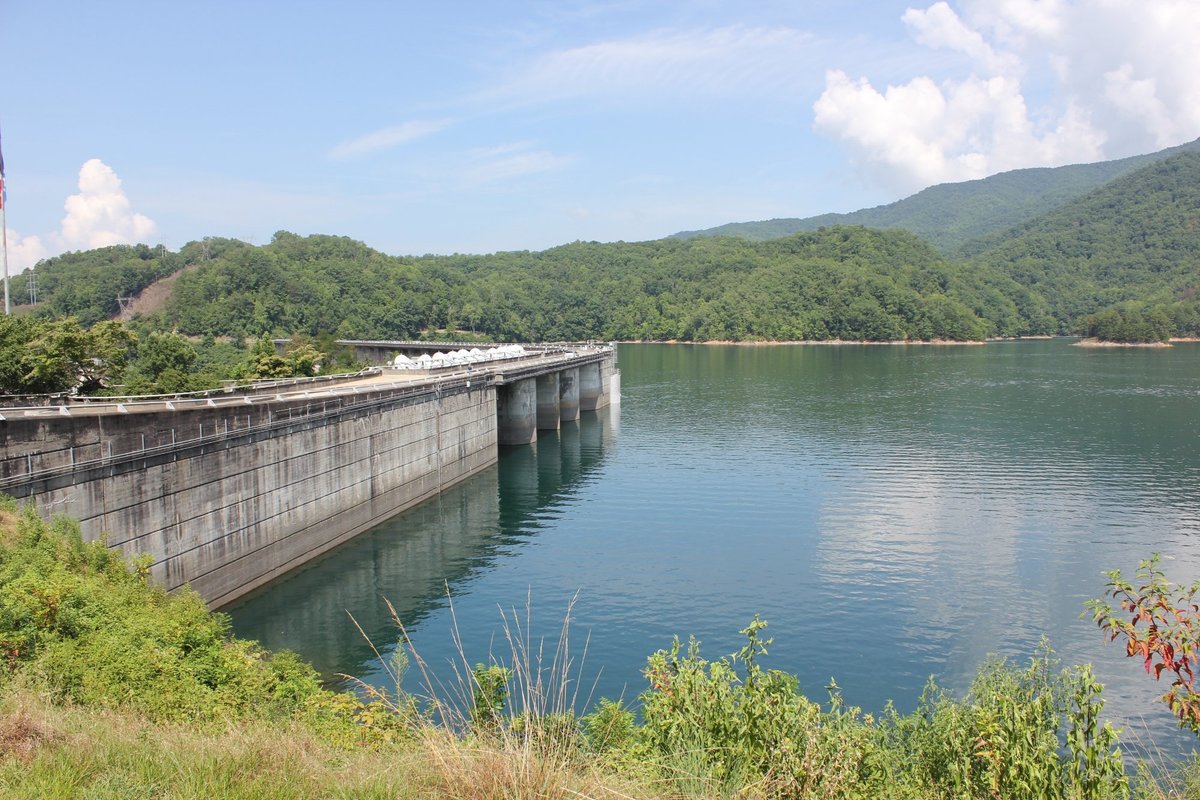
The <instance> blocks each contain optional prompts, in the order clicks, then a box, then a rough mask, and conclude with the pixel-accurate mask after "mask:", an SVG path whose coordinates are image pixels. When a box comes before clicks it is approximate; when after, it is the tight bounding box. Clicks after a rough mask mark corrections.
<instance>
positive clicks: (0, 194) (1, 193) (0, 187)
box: [0, 148, 8, 209]
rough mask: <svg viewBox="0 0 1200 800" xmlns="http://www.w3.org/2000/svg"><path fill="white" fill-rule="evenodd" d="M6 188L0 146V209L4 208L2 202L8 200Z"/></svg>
mask: <svg viewBox="0 0 1200 800" xmlns="http://www.w3.org/2000/svg"><path fill="white" fill-rule="evenodd" d="M7 195H8V188H7V187H5V185H4V149H3V148H0V209H3V208H4V202H5V201H6V200H8V197H7Z"/></svg>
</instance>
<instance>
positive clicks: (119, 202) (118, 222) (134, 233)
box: [8, 158, 156, 273]
mask: <svg viewBox="0 0 1200 800" xmlns="http://www.w3.org/2000/svg"><path fill="white" fill-rule="evenodd" d="M63 208H64V210H65V211H66V212H67V213H66V216H64V217H63V219H62V228H61V229H60V230H59V231H57V232H55V233H48V234H45V235H44V236H39V235H28V236H21V235H19V234H17V233H16V232H15V231H12V230H10V231H9V238H8V255H9V271H10V272H12V273H17V272H20V271H21V270H24V269H27V268H28V267H32V266H33V265H34V264H36V263H37V262H38V261H40V260H41V259H43V258H46V257H48V256H53V255H57V254H59V253H62V252H64V251H67V250H90V249H92V248H94V247H108V246H109V245H114V244H134V243H137V242H147V241H149V240H150V239H152V238H153V237H154V235H155V230H156V228H155V225H154V220H152V219H150V218H149V217H147V216H146V215H144V214H139V213H137V212H135V211H134V210H133V208H132V206H131V205H130V202H129V198H128V197H126V195H125V191H124V189H122V188H121V179H120V178H118V177H117V174H116V173H115V172H113V170H112V167H110V166H108V165H107V164H105V163H104V162H103V161H101V160H100V159H98V158H93V159H90V160H88V161H86V162H84V164H83V166H82V167H80V169H79V193H78V194H73V195H70V196H69V197H67V199H66V201H65V203H64V204H63Z"/></svg>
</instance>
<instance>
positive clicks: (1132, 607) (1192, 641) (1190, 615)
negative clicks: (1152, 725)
mask: <svg viewBox="0 0 1200 800" xmlns="http://www.w3.org/2000/svg"><path fill="white" fill-rule="evenodd" d="M1105 574H1106V576H1107V577H1108V588H1107V590H1106V591H1105V596H1106V597H1111V598H1112V599H1113V600H1115V601H1117V605H1118V606H1119V610H1116V609H1114V608H1113V607H1112V605H1111V604H1110V603H1109V602H1108V601H1107V600H1105V599H1097V600H1091V601H1089V602H1088V603H1087V608H1088V610H1089V611H1091V612H1092V620H1093V621H1095V623H1096V624H1097V625H1099V626H1100V629H1101V630H1102V631H1104V632H1105V634H1106V635H1107V636H1108V640H1109V641H1116V640H1117V639H1124V640H1125V653H1126V655H1128V656H1137V657H1138V658H1141V659H1142V662H1143V664H1144V665H1145V668H1146V672H1147V673H1150V674H1152V675H1154V679H1155V680H1159V679H1160V678H1161V677H1162V674H1163V673H1164V672H1168V673H1170V674H1172V675H1174V676H1175V677H1174V680H1172V682H1171V689H1170V690H1169V691H1168V692H1166V693H1165V694H1164V695H1163V696H1162V700H1163V702H1164V703H1166V704H1167V706H1168V707H1169V708H1170V709H1171V711H1172V712H1174V713H1175V716H1177V717H1179V724H1180V726H1181V727H1186V728H1189V729H1190V730H1191V731H1192V732H1194V733H1197V734H1200V693H1197V692H1196V689H1195V686H1194V681H1195V672H1194V671H1195V668H1196V665H1197V661H1198V660H1200V601H1198V600H1197V593H1200V581H1197V582H1194V583H1192V585H1191V586H1181V585H1176V584H1174V583H1171V582H1170V581H1168V580H1167V579H1166V576H1165V575H1164V574H1163V572H1162V570H1161V569H1160V568H1159V556H1158V554H1157V553H1155V554H1154V555H1152V556H1151V557H1150V558H1149V559H1147V560H1145V561H1142V562H1141V564H1140V565H1139V566H1138V571H1137V580H1138V585H1137V586H1134V585H1133V584H1131V583H1129V582H1128V581H1126V580H1124V579H1123V578H1122V577H1121V572H1120V570H1113V571H1112V572H1108V573H1105ZM1122 613H1124V614H1129V615H1130V617H1129V619H1126V618H1125V617H1124V616H1121V614H1122Z"/></svg>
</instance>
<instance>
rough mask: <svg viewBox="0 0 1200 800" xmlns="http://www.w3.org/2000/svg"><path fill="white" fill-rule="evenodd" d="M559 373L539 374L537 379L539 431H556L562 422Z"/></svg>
mask: <svg viewBox="0 0 1200 800" xmlns="http://www.w3.org/2000/svg"><path fill="white" fill-rule="evenodd" d="M558 375H559V373H557V372H549V373H546V374H545V375H538V376H537V378H536V380H537V427H538V430H539V431H556V430H558V425H559V423H560V422H562V419H561V417H560V416H559V410H558V408H559V406H558Z"/></svg>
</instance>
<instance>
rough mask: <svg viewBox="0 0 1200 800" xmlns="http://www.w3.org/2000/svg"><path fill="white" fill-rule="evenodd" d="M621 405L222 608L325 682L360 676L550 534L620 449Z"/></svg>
mask: <svg viewBox="0 0 1200 800" xmlns="http://www.w3.org/2000/svg"><path fill="white" fill-rule="evenodd" d="M618 414H619V407H614V408H611V409H608V408H606V409H602V410H601V411H598V412H594V413H585V414H583V415H582V416H581V418H580V419H579V421H578V422H577V423H563V425H562V428H561V430H560V431H559V432H558V433H557V434H547V433H542V435H541V436H540V437H539V439H538V441H537V443H536V444H534V445H526V446H520V447H511V448H501V450H500V456H499V461H498V463H497V464H496V465H495V466H492V467H490V468H488V469H486V470H484V471H483V472H481V473H479V474H478V475H476V476H474V477H472V478H470V479H469V480H467V481H465V482H464V483H462V484H460V485H458V486H456V487H454V488H451V489H448V490H446V491H444V492H442V493H441V494H440V495H438V496H437V497H436V498H434V499H431V500H430V501H428V502H427V503H424V504H423V505H421V506H418V507H416V508H414V509H410V510H409V511H406V512H404V513H402V514H400V515H398V516H396V517H393V518H392V519H390V520H388V521H387V522H385V523H383V524H382V525H379V526H377V527H375V528H373V529H371V530H369V531H367V532H365V533H363V534H362V535H361V536H359V537H357V538H356V539H354V540H353V541H351V542H349V543H347V544H346V545H344V546H342V547H340V548H338V549H337V550H335V551H333V552H332V553H330V554H329V555H327V556H325V557H324V558H322V559H320V560H318V561H316V562H314V563H313V564H312V566H310V567H308V568H306V569H303V570H301V571H299V572H297V573H295V574H293V575H291V576H289V577H287V578H284V579H282V580H280V581H277V582H275V583H273V584H271V585H270V586H268V587H266V588H265V589H264V590H262V591H259V592H256V593H254V594H252V595H250V596H248V597H247V598H246V599H245V600H243V601H241V602H238V603H236V604H235V605H233V606H230V607H229V608H227V609H225V610H226V611H227V612H228V613H229V614H230V616H231V617H232V619H233V625H234V630H235V631H236V633H237V634H238V635H239V636H243V637H246V638H253V639H257V640H259V641H260V642H262V644H263V645H264V646H265V647H268V648H270V649H273V650H275V649H289V650H295V651H296V652H298V653H300V654H301V655H302V656H303V657H304V658H305V659H306V660H308V661H309V662H311V663H312V664H313V666H315V667H316V668H317V669H318V670H319V671H320V672H321V673H322V674H323V675H326V676H334V675H337V674H349V675H362V674H363V673H364V670H365V669H367V668H368V666H369V665H371V664H373V661H374V654H373V653H372V651H371V648H370V646H369V645H368V644H367V642H366V641H365V640H364V639H363V637H362V635H361V634H360V633H359V632H358V630H357V629H356V628H355V626H354V623H353V622H352V621H351V619H350V616H349V614H353V616H354V619H355V620H356V621H357V622H358V624H359V625H361V626H362V628H363V630H364V631H365V632H366V633H367V635H368V636H369V637H370V638H371V641H373V642H374V643H375V644H376V646H377V647H379V648H380V650H384V649H385V648H390V647H391V646H392V645H393V644H394V643H395V642H396V639H397V636H398V633H399V632H398V631H397V630H396V627H395V624H394V623H393V621H392V619H391V617H390V615H389V613H388V610H387V605H386V603H385V598H386V600H387V601H390V602H391V603H392V605H393V606H395V608H396V611H397V613H398V614H399V615H400V618H401V620H402V621H403V622H404V624H405V625H406V626H407V627H408V628H409V629H410V630H412V629H413V628H414V627H415V626H417V625H419V624H420V622H421V621H422V620H423V619H425V618H426V617H427V616H428V615H429V614H430V612H432V611H434V610H436V609H440V608H443V607H444V606H445V605H446V602H447V600H446V591H447V587H449V590H450V592H451V593H453V594H457V593H458V592H460V591H461V589H462V588H463V587H464V586H466V585H469V584H470V582H471V581H472V580H473V579H474V578H475V577H477V576H478V575H479V574H481V573H482V572H486V571H487V570H488V569H489V568H491V567H492V566H493V565H494V564H495V563H497V562H498V561H499V560H502V559H503V558H504V556H505V555H506V553H508V552H509V551H511V549H512V548H514V547H519V546H521V544H522V543H523V542H525V541H527V540H528V539H529V538H530V537H532V536H535V535H536V534H537V531H538V530H539V529H540V528H541V527H542V524H541V522H540V520H541V519H543V518H545V517H546V516H547V515H554V514H555V513H556V511H555V509H556V508H557V507H558V506H559V505H560V504H562V503H563V502H564V501H565V500H567V499H569V498H570V496H571V495H572V494H573V493H574V492H575V491H576V490H577V488H578V487H579V486H581V485H583V484H584V483H585V482H586V481H587V479H588V475H589V474H590V473H592V472H594V471H595V470H596V468H597V467H598V466H599V465H600V464H601V463H602V462H603V461H604V458H605V455H606V452H608V451H611V449H612V447H613V445H614V441H615V434H616V429H617V420H618V417H617V415H618Z"/></svg>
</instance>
